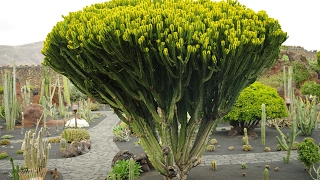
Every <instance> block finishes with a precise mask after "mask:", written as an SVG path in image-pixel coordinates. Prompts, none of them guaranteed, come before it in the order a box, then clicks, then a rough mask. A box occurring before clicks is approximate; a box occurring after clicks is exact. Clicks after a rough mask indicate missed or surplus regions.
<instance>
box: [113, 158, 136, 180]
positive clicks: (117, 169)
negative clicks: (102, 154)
mask: <svg viewBox="0 0 320 180" xmlns="http://www.w3.org/2000/svg"><path fill="white" fill-rule="evenodd" d="M133 167H134V178H137V177H139V175H140V173H141V172H142V170H141V166H140V165H139V164H138V163H137V162H135V163H134V166H133ZM114 175H115V176H118V175H120V179H128V178H129V160H125V159H122V160H120V161H118V162H117V163H116V164H115V165H114V166H113V167H112V170H111V172H110V173H109V175H108V176H109V177H108V179H110V178H112V177H113V176H114Z"/></svg>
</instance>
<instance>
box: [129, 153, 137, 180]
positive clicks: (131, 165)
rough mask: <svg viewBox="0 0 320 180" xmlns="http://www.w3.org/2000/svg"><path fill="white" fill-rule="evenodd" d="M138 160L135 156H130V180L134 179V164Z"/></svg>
mask: <svg viewBox="0 0 320 180" xmlns="http://www.w3.org/2000/svg"><path fill="white" fill-rule="evenodd" d="M135 163H136V162H135V161H134V160H133V158H130V160H129V180H134V164H135Z"/></svg>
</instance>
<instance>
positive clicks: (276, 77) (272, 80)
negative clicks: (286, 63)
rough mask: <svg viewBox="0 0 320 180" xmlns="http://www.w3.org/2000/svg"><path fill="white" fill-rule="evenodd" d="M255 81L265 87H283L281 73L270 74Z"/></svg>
mask: <svg viewBox="0 0 320 180" xmlns="http://www.w3.org/2000/svg"><path fill="white" fill-rule="evenodd" d="M257 81H258V82H260V83H262V84H264V85H266V86H270V87H273V88H277V87H280V86H283V73H277V74H272V75H270V76H268V77H265V76H261V77H259V79H258V80H257Z"/></svg>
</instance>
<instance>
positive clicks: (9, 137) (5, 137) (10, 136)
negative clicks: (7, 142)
mask: <svg viewBox="0 0 320 180" xmlns="http://www.w3.org/2000/svg"><path fill="white" fill-rule="evenodd" d="M11 138H14V136H12V135H8V134H7V135H3V136H1V139H11Z"/></svg>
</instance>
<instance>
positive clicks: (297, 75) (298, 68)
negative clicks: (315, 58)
mask: <svg viewBox="0 0 320 180" xmlns="http://www.w3.org/2000/svg"><path fill="white" fill-rule="evenodd" d="M310 78H311V73H310V72H309V70H308V68H307V67H306V66H305V65H304V64H302V63H297V62H295V63H293V81H294V82H295V83H296V86H297V87H300V85H302V84H303V83H304V82H305V81H307V80H309V79H310Z"/></svg>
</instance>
